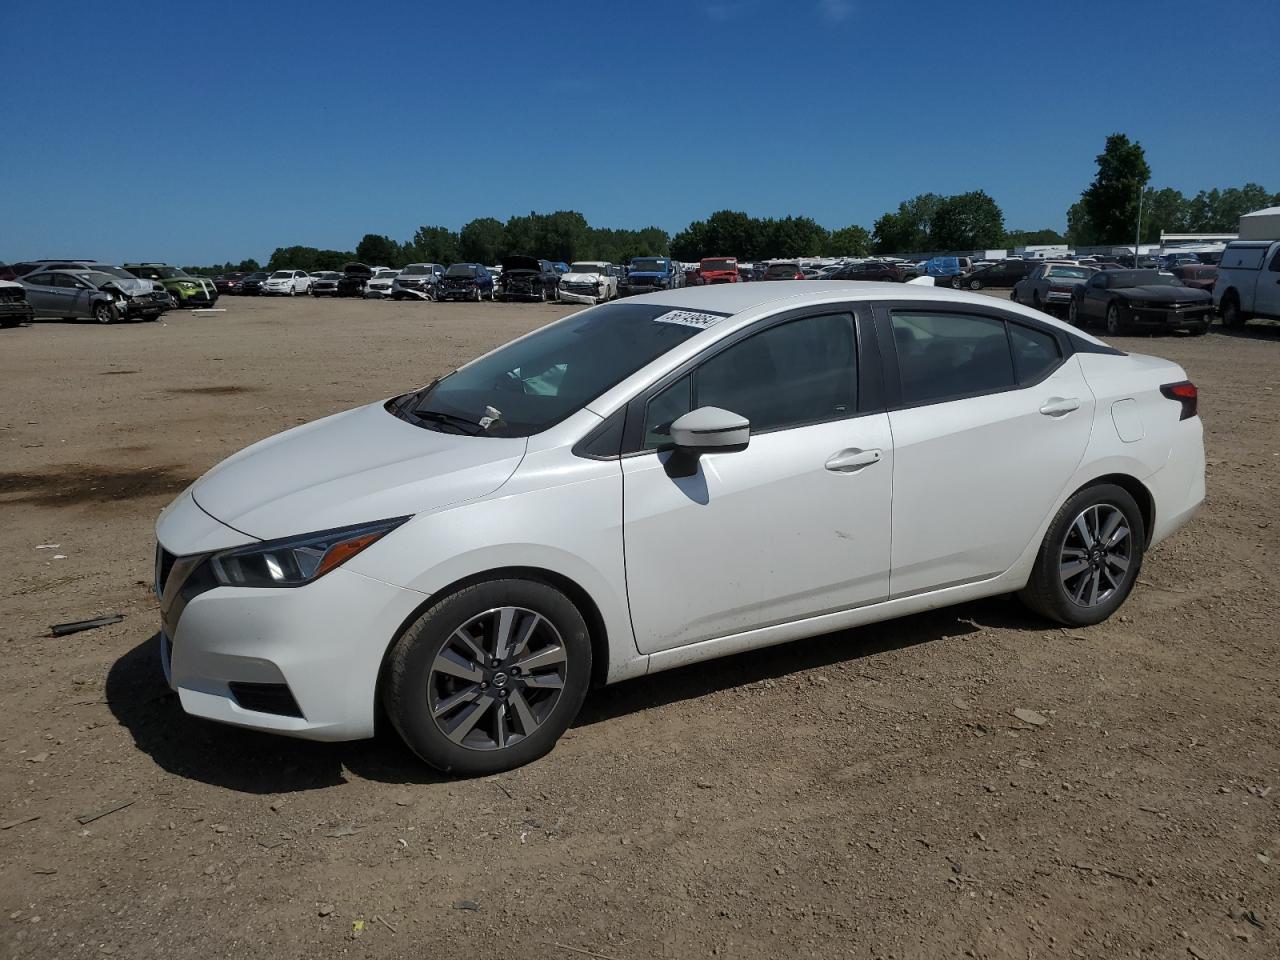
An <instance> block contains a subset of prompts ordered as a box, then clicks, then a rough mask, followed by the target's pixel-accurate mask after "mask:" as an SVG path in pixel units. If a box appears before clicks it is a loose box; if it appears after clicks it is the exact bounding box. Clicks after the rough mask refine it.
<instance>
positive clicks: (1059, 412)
mask: <svg viewBox="0 0 1280 960" xmlns="http://www.w3.org/2000/svg"><path fill="white" fill-rule="evenodd" d="M1079 409H1080V401H1079V400H1078V399H1077V398H1075V397H1050V398H1049V399H1048V400H1046V401H1045V402H1044V403H1043V404H1042V405H1041V407H1040V412H1041V413H1043V414H1044V415H1045V416H1046V417H1065V416H1066V415H1067V414H1068V413H1070V412H1071V411H1072V410H1079Z"/></svg>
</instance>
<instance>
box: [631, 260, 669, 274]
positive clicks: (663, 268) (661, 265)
mask: <svg viewBox="0 0 1280 960" xmlns="http://www.w3.org/2000/svg"><path fill="white" fill-rule="evenodd" d="M631 272H632V273H637V272H640V273H666V272H667V261H665V260H632V261H631Z"/></svg>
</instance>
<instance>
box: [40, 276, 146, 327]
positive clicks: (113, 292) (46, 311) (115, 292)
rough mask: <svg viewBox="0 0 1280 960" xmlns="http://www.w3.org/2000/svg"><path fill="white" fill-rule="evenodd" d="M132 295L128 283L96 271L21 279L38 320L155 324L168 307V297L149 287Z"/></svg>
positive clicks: (137, 290) (135, 288)
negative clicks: (137, 321)
mask: <svg viewBox="0 0 1280 960" xmlns="http://www.w3.org/2000/svg"><path fill="white" fill-rule="evenodd" d="M130 279H131V280H133V281H134V284H135V286H134V290H135V291H136V293H131V292H129V291H127V290H125V289H124V287H125V286H126V285H128V281H126V280H123V279H122V278H120V277H117V276H114V275H113V274H110V273H106V272H104V271H102V270H98V269H95V268H90V267H85V268H81V269H75V270H41V271H37V272H36V273H29V274H27V275H26V276H25V277H23V278H22V280H21V283H22V286H23V287H24V288H25V289H26V293H27V301H28V302H29V303H30V304H31V310H32V312H33V314H34V316H37V317H57V318H60V319H73V320H79V319H84V320H96V321H97V322H98V323H115V322H116V321H117V320H138V319H142V320H155V319H156V318H158V317H159V316H160V314H162V313H163V312H164V311H165V309H166V308H167V307H168V306H169V294H168V292H167V291H165V290H156V289H154V288H153V287H152V286H151V285H150V284H146V286H145V289H138V287H137V286H136V284H137V283H138V281H137V280H136V278H130Z"/></svg>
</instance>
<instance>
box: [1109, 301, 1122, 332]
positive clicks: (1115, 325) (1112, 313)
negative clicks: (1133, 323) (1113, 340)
mask: <svg viewBox="0 0 1280 960" xmlns="http://www.w3.org/2000/svg"><path fill="white" fill-rule="evenodd" d="M1107 333H1109V334H1111V335H1112V336H1113V337H1114V336H1116V335H1118V334H1119V333H1120V308H1119V307H1117V306H1116V305H1115V304H1114V303H1113V304H1111V306H1109V307H1107Z"/></svg>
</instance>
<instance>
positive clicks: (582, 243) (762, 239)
mask: <svg viewBox="0 0 1280 960" xmlns="http://www.w3.org/2000/svg"><path fill="white" fill-rule="evenodd" d="M1097 167H1098V169H1097V173H1096V175H1095V177H1094V179H1093V181H1092V183H1090V184H1089V186H1088V187H1087V188H1086V189H1085V191H1084V192H1083V193H1082V194H1081V196H1080V199H1079V200H1078V201H1077V202H1076V203H1074V204H1073V205H1072V206H1071V208H1070V209H1069V210H1068V211H1067V218H1066V219H1067V231H1066V234H1065V235H1063V234H1061V233H1059V232H1058V231H1056V230H1053V229H1048V228H1046V229H1042V230H1007V229H1006V228H1005V220H1004V212H1003V211H1002V210H1001V209H1000V206H999V205H998V204H997V203H996V201H995V200H994V199H993V198H992V197H990V196H989V195H988V194H987V193H986V192H984V191H982V190H973V191H970V192H968V193H960V194H955V195H953V196H940V195H938V194H935V193H922V194H920V195H918V196H915V197H912V198H911V199H910V200H904V201H903V202H902V203H900V204H899V205H898V208H897V209H896V210H891V211H888V212H886V213H885V214H884V215H883V216H881V217H880V218H879V219H878V220H876V221H875V224H874V225H873V226H872V228H871V229H870V230H867V229H866V228H865V227H862V226H859V225H858V224H850V225H849V226H847V227H841V228H839V229H837V230H829V229H828V228H826V227H824V226H822V224H820V223H818V222H817V221H816V220H813V219H812V218H811V217H791V216H788V217H780V218H777V217H753V216H751V215H749V214H747V213H744V212H742V211H740V210H719V211H716V212H715V213H713V214H711V216H709V217H707V219H705V220H695V221H694V222H692V223H690V224H689V225H688V226H687V227H685V228H684V229H683V230H681V231H679V232H678V233H677V234H675V236H669V235H668V234H667V232H666V231H665V230H663V229H661V228H660V227H645V228H644V229H641V230H623V229H614V228H609V227H593V226H592V225H591V224H589V223H588V222H587V218H586V217H584V216H583V215H582V214H581V213H579V212H578V211H576V210H557V211H556V212H554V213H536V212H531V213H529V214H528V215H526V216H515V217H511V218H509V219H508V220H507V221H506V222H503V221H501V220H498V219H496V218H494V217H481V218H479V219H476V220H472V221H470V222H468V223H467V224H465V225H464V226H463V227H462V229H461V230H450V229H449V228H448V227H443V226H422V227H419V228H418V229H417V230H416V231H414V234H413V236H412V237H409V238H407V239H405V240H402V241H398V240H394V239H392V238H391V237H388V236H384V235H382V234H376V233H367V234H365V235H364V236H363V237H362V238H361V239H360V242H359V243H357V244H356V247H355V249H354V250H322V249H319V248H317V247H309V246H301V245H296V246H289V247H277V248H276V249H275V250H274V251H273V252H272V254H271V257H270V259H269V260H268V261H267V263H266V266H265V267H259V265H258V262H257V261H256V260H242V261H241V262H240V263H235V264H233V263H222V264H213V265H210V266H204V267H194V266H193V267H187V268H186V269H187V270H189V271H192V272H197V273H206V274H217V273H227V272H230V271H233V270H243V271H251V270H258V269H267V270H277V269H281V268H285V267H288V268H294V269H299V270H308V271H311V270H340V269H342V265H343V264H344V263H347V262H348V261H351V260H359V261H361V262H364V263H368V264H373V265H376V266H388V267H402V266H404V265H405V264H407V263H444V264H449V263H457V262H459V261H472V262H476V263H485V264H492V263H497V262H498V261H500V260H501V259H502V258H503V257H504V256H508V255H513V254H524V255H528V256H535V257H542V258H543V259H547V260H563V261H565V262H566V263H568V262H572V261H574V260H607V261H609V262H611V263H626V262H627V261H628V260H630V259H631V258H632V257H642V256H671V257H674V258H675V259H677V260H683V261H686V262H692V261H697V260H701V259H702V258H704V257H716V256H725V257H738V258H739V259H741V260H770V259H778V258H786V257H812V256H865V255H867V254H870V253H878V254H893V253H896V254H903V253H917V252H923V251H931V250H957V251H958V250H981V249H1013V248H1015V247H1020V246H1026V245H1032V244H1052V243H1073V244H1077V245H1080V246H1090V245H1103V244H1109V243H1114V244H1121V243H1131V242H1132V240H1133V235H1134V231H1135V229H1136V228H1137V213H1138V194H1139V191H1140V190H1141V191H1142V241H1143V242H1144V243H1149V242H1152V241H1154V240H1158V239H1159V237H1160V232H1161V231H1162V230H1163V231H1166V232H1180V233H1181V232H1186V233H1197V232H1220V231H1232V230H1235V228H1236V226H1237V221H1238V220H1239V218H1240V216H1241V215H1242V214H1244V213H1248V212H1250V211H1252V210H1258V209H1260V208H1262V207H1267V206H1273V205H1280V193H1277V194H1273V193H1271V192H1270V191H1268V190H1267V189H1265V188H1264V187H1262V186H1260V185H1259V184H1256V183H1246V184H1245V185H1244V186H1242V187H1227V188H1223V189H1219V188H1216V187H1215V188H1213V189H1211V190H1201V191H1200V192H1199V193H1197V194H1195V195H1194V196H1185V195H1184V194H1182V193H1180V192H1179V191H1177V190H1174V189H1172V188H1170V187H1163V188H1160V189H1154V188H1152V187H1151V186H1150V185H1149V183H1148V181H1149V180H1150V178H1151V168H1150V167H1149V166H1148V164H1147V161H1146V156H1145V153H1144V151H1143V149H1142V146H1141V144H1139V143H1137V142H1136V141H1131V140H1130V139H1129V138H1128V137H1127V136H1125V135H1124V134H1122V133H1117V134H1113V135H1111V136H1110V137H1108V138H1107V141H1106V144H1105V146H1104V148H1103V152H1102V153H1100V154H1099V155H1098V157H1097Z"/></svg>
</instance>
